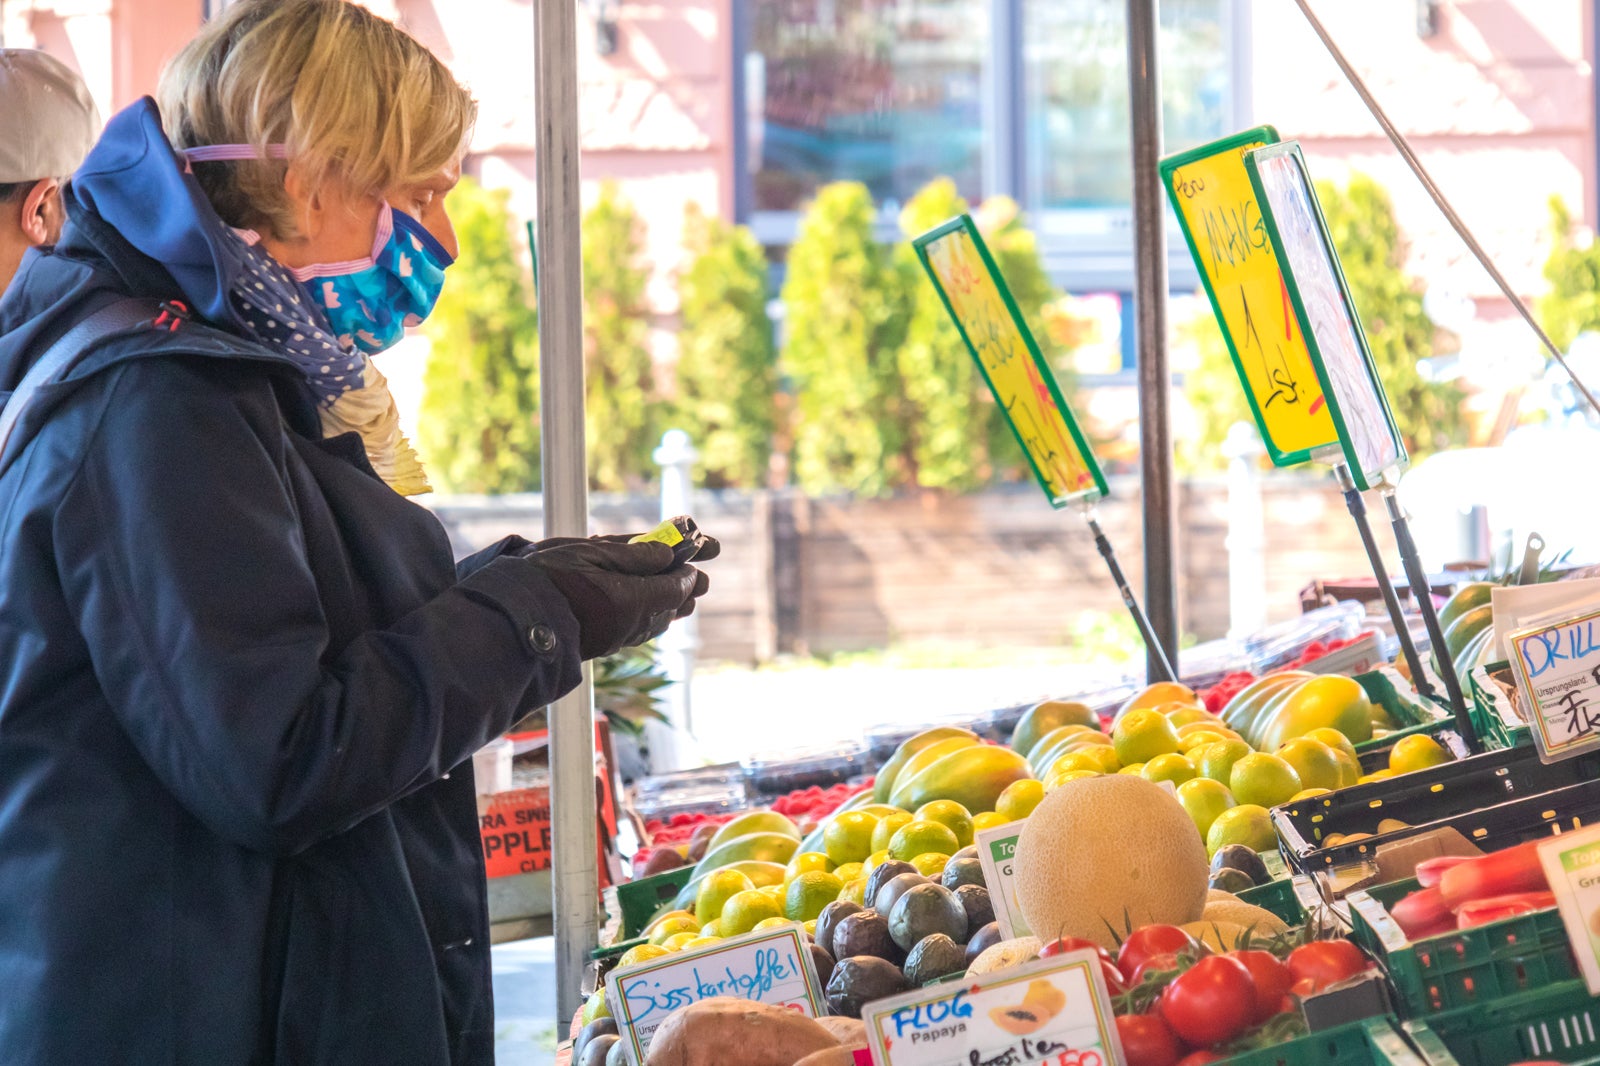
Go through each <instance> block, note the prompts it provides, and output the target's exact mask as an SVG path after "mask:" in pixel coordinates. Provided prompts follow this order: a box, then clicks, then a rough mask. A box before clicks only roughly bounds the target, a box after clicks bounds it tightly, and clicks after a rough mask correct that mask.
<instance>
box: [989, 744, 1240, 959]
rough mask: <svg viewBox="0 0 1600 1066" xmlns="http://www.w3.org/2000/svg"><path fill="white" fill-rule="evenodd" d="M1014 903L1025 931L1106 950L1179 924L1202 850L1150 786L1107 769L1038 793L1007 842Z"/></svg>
mask: <svg viewBox="0 0 1600 1066" xmlns="http://www.w3.org/2000/svg"><path fill="white" fill-rule="evenodd" d="M1014 869H1015V876H1016V890H1017V902H1018V904H1019V905H1020V906H1021V907H1022V916H1023V917H1024V918H1025V919H1026V920H1027V923H1028V928H1029V929H1032V930H1035V931H1036V932H1040V933H1044V934H1048V935H1049V936H1051V937H1056V936H1076V937H1083V938H1084V939H1086V940H1093V941H1094V942H1095V943H1097V944H1101V945H1103V946H1105V947H1107V948H1114V947H1115V945H1116V936H1118V935H1122V934H1124V933H1125V932H1126V931H1128V930H1129V929H1136V928H1138V927H1140V926H1143V925H1150V924H1156V923H1159V924H1166V925H1184V924H1186V923H1188V922H1193V921H1196V920H1198V919H1199V917H1200V915H1201V913H1202V912H1203V911H1204V910H1205V905H1206V893H1207V891H1208V888H1207V879H1208V878H1207V868H1206V849H1205V846H1204V845H1203V844H1201V843H1200V836H1199V834H1198V833H1196V832H1195V831H1194V822H1193V821H1192V820H1191V819H1190V818H1189V815H1188V813H1187V812H1185V811H1184V809H1183V807H1182V806H1181V805H1180V804H1179V803H1178V801H1177V800H1176V799H1175V798H1173V796H1172V795H1171V794H1169V793H1168V792H1167V791H1166V790H1165V789H1163V788H1162V787H1161V786H1160V785H1157V784H1155V783H1154V782H1151V781H1146V780H1144V779H1143V778H1141V777H1131V776H1126V775H1120V774H1117V775H1110V776H1104V777H1090V778H1084V779H1082V780H1078V781H1070V782H1067V783H1066V784H1064V785H1062V786H1061V787H1060V788H1057V789H1056V790H1055V791H1054V792H1051V793H1049V794H1048V795H1046V796H1045V798H1044V800H1043V801H1042V802H1041V803H1040V804H1039V806H1038V807H1036V808H1035V809H1034V811H1033V813H1032V814H1031V815H1029V817H1028V820H1027V821H1026V822H1024V823H1023V826H1022V835H1021V836H1020V837H1019V838H1018V840H1017V851H1016V859H1015V865H1014Z"/></svg>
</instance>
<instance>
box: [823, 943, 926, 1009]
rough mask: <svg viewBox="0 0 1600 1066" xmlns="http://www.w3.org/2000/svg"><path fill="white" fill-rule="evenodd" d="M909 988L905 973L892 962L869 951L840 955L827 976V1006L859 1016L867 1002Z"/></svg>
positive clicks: (897, 993)
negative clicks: (831, 974) (849, 956)
mask: <svg viewBox="0 0 1600 1066" xmlns="http://www.w3.org/2000/svg"><path fill="white" fill-rule="evenodd" d="M908 988H910V985H909V984H908V983H907V981H906V975H905V974H903V973H901V972H900V967H898V966H896V965H895V964H894V963H892V962H888V961H886V960H884V959H880V958H877V957H875V956H871V955H864V956H858V957H855V958H847V959H840V960H839V965H837V966H835V967H834V968H833V976H832V977H831V978H829V980H828V991H827V998H828V1009H829V1010H830V1011H832V1012H833V1013H834V1014H840V1015H843V1016H844V1017H846V1018H859V1017H861V1008H862V1007H863V1006H865V1005H866V1004H868V1003H871V1002H873V1001H874V1000H879V999H887V998H888V997H889V996H896V995H899V994H900V993H901V992H904V991H906V990H907V989H908Z"/></svg>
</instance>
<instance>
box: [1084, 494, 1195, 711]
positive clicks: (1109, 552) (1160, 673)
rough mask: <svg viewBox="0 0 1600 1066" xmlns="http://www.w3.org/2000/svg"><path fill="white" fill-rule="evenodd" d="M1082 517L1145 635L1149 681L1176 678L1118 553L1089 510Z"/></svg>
mask: <svg viewBox="0 0 1600 1066" xmlns="http://www.w3.org/2000/svg"><path fill="white" fill-rule="evenodd" d="M1083 520H1084V521H1085V522H1088V523H1089V532H1090V533H1093V534H1094V546H1095V547H1096V548H1098V549H1100V556H1101V558H1103V559H1105V561H1106V569H1108V570H1110V571H1111V580H1112V581H1114V582H1116V585H1117V592H1118V593H1119V594H1120V595H1121V596H1122V603H1123V605H1124V606H1125V607H1127V608H1128V613H1129V614H1131V615H1132V616H1133V624H1134V625H1136V626H1138V627H1139V636H1141V637H1143V638H1144V646H1145V651H1146V654H1148V655H1149V657H1150V661H1151V662H1152V663H1153V664H1154V665H1153V666H1152V668H1151V670H1150V673H1149V675H1148V679H1149V681H1150V682H1151V683H1152V684H1154V683H1155V682H1157V681H1176V680H1178V671H1176V670H1174V669H1173V668H1172V663H1171V662H1169V661H1168V659H1167V653H1166V652H1165V651H1164V650H1162V647H1161V642H1160V641H1158V640H1157V639H1156V635H1155V632H1154V631H1153V630H1152V629H1151V628H1150V619H1149V618H1148V617H1147V616H1146V615H1145V613H1144V608H1142V607H1140V606H1139V601H1138V600H1137V599H1136V598H1135V597H1134V595H1133V589H1131V588H1129V587H1128V579H1127V578H1125V577H1123V576H1122V564H1121V563H1119V562H1117V553H1116V552H1115V551H1114V550H1113V549H1112V547H1111V541H1110V540H1109V539H1108V538H1107V537H1106V534H1105V531H1104V530H1102V529H1101V528H1100V520H1099V519H1097V518H1096V517H1095V516H1094V514H1093V513H1092V512H1090V513H1088V514H1085V515H1084V516H1083Z"/></svg>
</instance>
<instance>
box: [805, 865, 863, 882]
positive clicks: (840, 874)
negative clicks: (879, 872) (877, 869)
mask: <svg viewBox="0 0 1600 1066" xmlns="http://www.w3.org/2000/svg"><path fill="white" fill-rule="evenodd" d="M810 872H811V873H831V874H833V876H835V877H837V878H838V879H839V881H840V883H841V884H848V883H849V882H851V881H854V880H855V879H856V878H858V877H865V876H867V874H868V872H869V871H868V870H867V868H866V864H865V863H859V862H847V863H845V864H844V865H843V866H839V867H835V868H834V869H832V870H812V871H810Z"/></svg>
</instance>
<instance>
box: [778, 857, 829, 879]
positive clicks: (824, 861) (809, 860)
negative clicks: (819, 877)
mask: <svg viewBox="0 0 1600 1066" xmlns="http://www.w3.org/2000/svg"><path fill="white" fill-rule="evenodd" d="M831 869H833V860H832V859H830V858H828V857H827V856H826V855H824V854H823V853H822V852H820V851H800V852H796V853H795V856H794V858H792V859H790V860H789V865H788V866H786V867H784V870H783V880H784V882H785V883H788V882H790V881H793V880H794V879H795V878H796V877H799V876H800V875H801V874H805V873H810V872H811V871H813V870H821V871H822V872H824V873H826V872H827V871H829V870H831Z"/></svg>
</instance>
